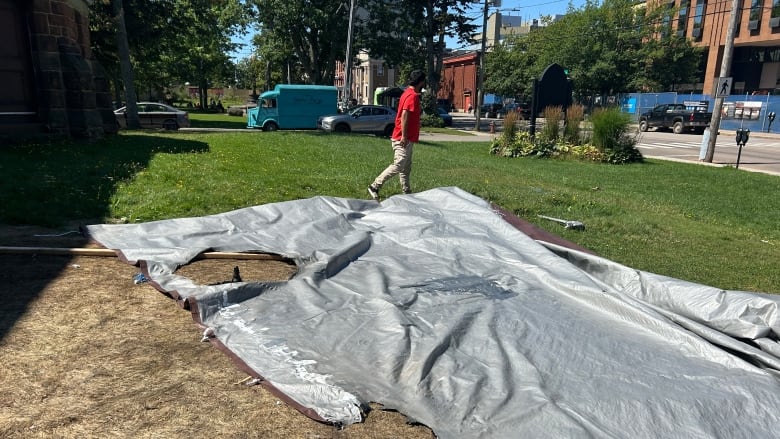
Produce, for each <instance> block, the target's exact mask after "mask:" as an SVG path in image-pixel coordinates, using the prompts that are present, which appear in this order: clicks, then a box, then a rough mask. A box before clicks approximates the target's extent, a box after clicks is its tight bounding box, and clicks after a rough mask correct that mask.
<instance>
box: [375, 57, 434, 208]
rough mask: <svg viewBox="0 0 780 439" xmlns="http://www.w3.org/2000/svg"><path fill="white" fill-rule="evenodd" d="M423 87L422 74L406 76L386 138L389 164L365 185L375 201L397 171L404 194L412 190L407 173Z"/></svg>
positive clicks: (410, 162)
mask: <svg viewBox="0 0 780 439" xmlns="http://www.w3.org/2000/svg"><path fill="white" fill-rule="evenodd" d="M424 86H425V73H423V72H422V71H420V70H415V71H413V72H412V73H411V74H410V75H409V87H408V88H407V89H406V90H405V91H404V92H403V94H402V95H401V99H400V100H399V101H398V113H397V114H396V115H395V128H394V129H393V135H392V136H390V140H391V142H392V145H393V163H392V164H391V165H390V166H388V167H387V168H386V169H385V170H384V171H382V173H381V174H379V176H378V177H377V178H376V179H375V180H374V182H373V183H371V185H369V186H368V193H369V195H371V198H373V199H374V200H377V201H379V189H381V188H382V185H383V184H385V182H386V181H387V180H389V179H390V178H392V177H393V176H394V175H396V174H398V176H399V178H400V179H401V190H402V191H403V193H405V194H409V193H411V192H412V188H411V186H409V174H410V173H411V172H412V145H414V144H415V143H416V142H417V141H419V140H420V116H421V115H422V106H421V105H420V93H421V92H422V89H423V87H424Z"/></svg>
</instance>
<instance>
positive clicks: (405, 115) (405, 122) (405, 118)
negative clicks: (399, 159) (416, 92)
mask: <svg viewBox="0 0 780 439" xmlns="http://www.w3.org/2000/svg"><path fill="white" fill-rule="evenodd" d="M408 126H409V110H403V112H402V113H401V142H403V144H404V145H406V144H407V143H409V138H408V137H406V129H407V127H408Z"/></svg>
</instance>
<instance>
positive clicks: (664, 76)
mask: <svg viewBox="0 0 780 439" xmlns="http://www.w3.org/2000/svg"><path fill="white" fill-rule="evenodd" d="M669 14H670V10H669V9H668V8H651V9H635V8H634V2H633V1H632V0H605V1H604V2H603V3H601V4H598V3H595V2H592V1H588V2H586V3H585V5H583V6H582V7H581V8H579V9H574V8H573V6H571V5H570V6H569V10H568V12H567V14H566V15H565V16H564V17H563V18H562V19H560V20H558V21H555V22H552V21H551V20H550V19H549V18H545V19H543V24H544V26H542V27H540V28H539V29H537V30H534V31H532V32H531V33H530V34H528V35H525V36H522V37H518V38H517V39H515V40H512V41H511V45H509V44H507V45H505V46H501V47H498V48H497V50H494V52H493V53H489V54H488V55H487V59H486V64H487V65H488V66H489V67H488V68H487V69H486V72H487V78H488V79H487V80H486V89H489V90H491V91H498V90H505V89H507V88H510V87H509V86H508V84H507V83H508V81H507V80H505V79H504V78H505V77H508V78H511V79H510V81H520V82H519V83H518V85H517V87H518V88H519V89H524V90H528V89H529V88H530V84H531V83H532V82H533V78H536V77H538V76H539V74H541V72H542V71H543V70H544V68H546V67H547V66H548V65H550V64H552V63H557V64H559V65H561V66H564V67H565V68H567V69H568V70H569V72H570V73H569V75H570V77H571V78H572V82H573V85H574V92H575V95H579V96H581V97H582V96H588V95H594V94H595V95H605V94H613V93H621V92H630V91H634V90H636V88H638V87H640V88H644V89H658V88H665V87H670V86H672V85H674V84H679V83H680V82H692V77H694V76H695V75H696V72H697V69H698V65H699V61H700V56H699V55H698V53H699V52H698V50H697V49H694V48H693V47H692V45H691V43H690V41H688V40H686V39H684V38H678V37H676V36H672V35H671V32H669V29H668V28H667V27H668V26H669V23H670V21H669V20H668V19H667V18H668V16H669ZM513 69H514V70H520V71H522V73H518V72H513ZM526 72H527V73H526Z"/></svg>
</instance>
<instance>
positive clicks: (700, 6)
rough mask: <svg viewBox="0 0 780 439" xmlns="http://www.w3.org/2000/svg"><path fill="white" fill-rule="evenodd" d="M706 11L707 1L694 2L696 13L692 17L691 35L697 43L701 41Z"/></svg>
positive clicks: (698, 0)
mask: <svg viewBox="0 0 780 439" xmlns="http://www.w3.org/2000/svg"><path fill="white" fill-rule="evenodd" d="M706 10H707V0H696V13H695V15H694V16H693V32H692V34H691V35H692V36H693V38H694V39H695V40H697V41H700V40H701V36H702V28H704V13H705V12H706Z"/></svg>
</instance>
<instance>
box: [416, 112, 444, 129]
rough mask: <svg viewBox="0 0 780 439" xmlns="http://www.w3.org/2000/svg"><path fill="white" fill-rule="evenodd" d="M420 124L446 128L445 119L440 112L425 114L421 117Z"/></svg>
mask: <svg viewBox="0 0 780 439" xmlns="http://www.w3.org/2000/svg"><path fill="white" fill-rule="evenodd" d="M420 125H421V126H424V127H431V128H444V119H442V118H441V116H439V115H438V114H423V115H422V117H421V118H420Z"/></svg>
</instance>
